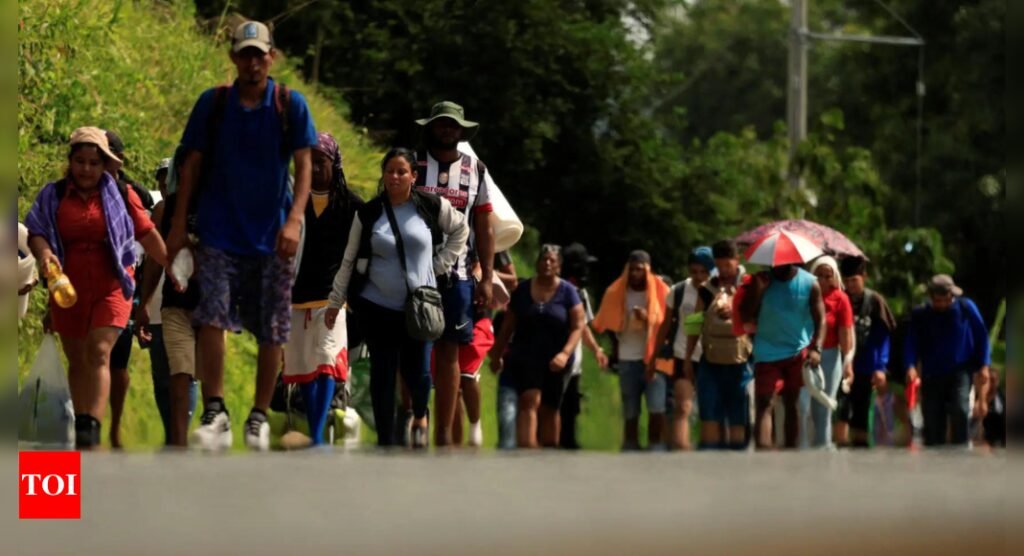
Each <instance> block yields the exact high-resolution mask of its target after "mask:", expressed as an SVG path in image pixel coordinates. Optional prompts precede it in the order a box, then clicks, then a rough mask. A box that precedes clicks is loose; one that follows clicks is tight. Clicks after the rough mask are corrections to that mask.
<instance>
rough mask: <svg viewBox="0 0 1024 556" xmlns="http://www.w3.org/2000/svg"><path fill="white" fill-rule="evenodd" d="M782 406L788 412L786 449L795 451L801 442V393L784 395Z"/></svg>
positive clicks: (786, 393)
mask: <svg viewBox="0 0 1024 556" xmlns="http://www.w3.org/2000/svg"><path fill="white" fill-rule="evenodd" d="M782 404H783V406H784V408H785V410H786V425H785V427H786V430H785V434H786V448H788V449H794V448H796V447H797V443H798V442H799V440H800V391H799V390H797V391H796V392H785V393H783V394H782Z"/></svg>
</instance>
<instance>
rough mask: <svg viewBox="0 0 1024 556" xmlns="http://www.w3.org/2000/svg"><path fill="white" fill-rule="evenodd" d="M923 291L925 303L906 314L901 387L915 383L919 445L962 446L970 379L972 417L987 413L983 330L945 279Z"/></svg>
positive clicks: (968, 412)
mask: <svg viewBox="0 0 1024 556" xmlns="http://www.w3.org/2000/svg"><path fill="white" fill-rule="evenodd" d="M927 289H928V302H927V303H925V304H924V305H921V306H919V307H916V308H915V309H914V311H913V313H912V314H911V320H910V330H909V331H908V333H907V339H906V345H905V348H904V363H905V364H906V367H907V383H908V384H910V383H912V382H914V381H915V380H916V379H917V378H918V377H920V378H921V413H922V416H923V417H924V444H925V446H939V445H943V444H946V441H947V438H948V439H949V440H950V441H951V442H952V444H959V445H965V444H967V441H968V422H969V420H970V418H971V417H972V415H971V407H970V393H971V383H972V379H973V383H974V388H975V402H974V411H973V417H974V418H977V419H982V418H984V417H985V414H986V413H987V412H988V401H987V400H988V374H989V365H990V364H991V351H990V349H989V341H988V329H987V328H986V326H985V321H984V320H982V318H981V313H980V312H979V311H978V307H977V305H975V304H974V302H973V301H971V300H970V299H967V298H966V297H963V290H961V289H960V288H959V287H958V286H957V285H956V283H955V282H954V281H953V278H952V277H951V276H949V275H947V274H937V275H935V276H933V277H932V279H931V280H929V281H928V284H927ZM947 425H948V427H947ZM947 435H948V436H947Z"/></svg>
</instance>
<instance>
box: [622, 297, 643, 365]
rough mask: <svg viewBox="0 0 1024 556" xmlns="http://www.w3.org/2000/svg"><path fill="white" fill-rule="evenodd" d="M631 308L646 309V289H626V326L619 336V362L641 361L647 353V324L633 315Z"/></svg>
mask: <svg viewBox="0 0 1024 556" xmlns="http://www.w3.org/2000/svg"><path fill="white" fill-rule="evenodd" d="M633 307H641V308H643V309H646V308H647V290H646V289H645V290H641V291H634V290H633V289H632V288H628V287H627V289H626V326H625V327H624V328H623V330H622V333H621V334H619V361H643V360H644V355H646V353H647V323H645V322H643V321H641V320H639V319H637V318H636V317H635V316H634V315H633Z"/></svg>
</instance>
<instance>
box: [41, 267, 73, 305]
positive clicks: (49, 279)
mask: <svg viewBox="0 0 1024 556" xmlns="http://www.w3.org/2000/svg"><path fill="white" fill-rule="evenodd" d="M46 283H47V287H49V288H50V293H52V294H53V300H54V301H56V302H57V305H58V306H60V307H61V308H63V309H67V308H68V307H71V306H72V305H74V304H75V303H76V302H77V301H78V294H77V293H76V292H75V287H74V286H72V285H71V279H70V278H68V275H67V274H64V273H63V272H61V271H60V270H59V269H58V268H57V265H55V264H53V263H50V264H48V265H46Z"/></svg>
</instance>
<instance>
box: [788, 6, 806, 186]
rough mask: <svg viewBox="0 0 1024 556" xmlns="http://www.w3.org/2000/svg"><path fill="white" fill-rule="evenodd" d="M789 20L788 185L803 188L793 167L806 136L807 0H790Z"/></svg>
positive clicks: (801, 179) (800, 179) (801, 180)
mask: <svg viewBox="0 0 1024 556" xmlns="http://www.w3.org/2000/svg"><path fill="white" fill-rule="evenodd" d="M790 5H791V15H790V23H789V81H788V87H787V88H786V126H787V127H788V129H789V174H788V175H789V185H790V186H791V187H793V188H794V189H801V188H803V185H804V183H803V178H801V177H800V173H799V172H797V171H796V165H795V164H794V161H795V160H796V154H797V149H798V148H799V147H800V143H802V142H803V140H804V139H805V138H807V38H806V37H807V0H791V2H790Z"/></svg>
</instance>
